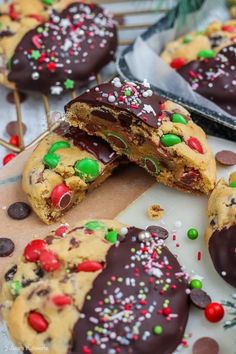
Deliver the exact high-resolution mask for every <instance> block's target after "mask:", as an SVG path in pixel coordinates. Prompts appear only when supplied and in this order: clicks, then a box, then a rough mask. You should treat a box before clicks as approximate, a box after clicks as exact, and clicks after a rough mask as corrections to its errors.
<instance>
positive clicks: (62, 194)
mask: <svg viewBox="0 0 236 354" xmlns="http://www.w3.org/2000/svg"><path fill="white" fill-rule="evenodd" d="M58 133H59V134H58ZM58 133H52V134H50V135H48V136H47V137H46V138H45V139H43V140H42V141H41V142H40V143H39V145H38V146H37V147H36V149H35V150H34V152H33V153H32V155H31V156H30V158H29V159H28V161H27V163H26V165H25V167H24V170H23V180H22V186H23V190H24V191H25V192H26V193H27V196H28V199H29V202H30V204H31V206H32V208H33V210H34V211H35V213H36V214H37V215H38V216H39V218H40V219H41V220H42V221H43V222H45V223H46V224H50V223H53V222H55V221H56V220H58V219H59V218H60V217H61V216H62V215H63V213H65V212H66V211H67V210H68V209H69V208H70V207H72V206H73V205H75V204H78V203H80V202H81V201H82V200H83V199H84V198H85V195H86V193H87V192H89V191H91V190H93V189H95V188H96V187H98V186H99V185H100V184H101V183H103V182H104V181H105V180H106V179H107V178H108V177H109V176H110V175H111V173H112V171H113V170H114V168H115V167H117V166H118V164H119V161H118V160H119V159H118V156H117V155H116V153H115V152H114V151H113V150H112V149H111V147H110V146H109V145H108V144H107V143H106V142H105V141H103V140H102V139H100V138H97V137H92V136H88V135H87V134H86V133H85V132H82V131H79V130H76V131H75V129H74V128H73V127H71V128H69V127H68V126H67V125H66V126H61V129H59V130H58Z"/></svg>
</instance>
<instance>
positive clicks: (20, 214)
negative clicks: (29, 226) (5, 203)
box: [7, 202, 31, 220]
mask: <svg viewBox="0 0 236 354" xmlns="http://www.w3.org/2000/svg"><path fill="white" fill-rule="evenodd" d="M7 214H8V216H10V218H12V219H15V220H23V219H25V218H27V217H28V216H29V215H30V214H31V207H30V206H29V205H28V204H27V203H24V202H15V203H13V204H11V205H10V206H9V207H8V209H7Z"/></svg>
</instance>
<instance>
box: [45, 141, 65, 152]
mask: <svg viewBox="0 0 236 354" xmlns="http://www.w3.org/2000/svg"><path fill="white" fill-rule="evenodd" d="M69 147H70V143H68V141H56V142H55V143H54V144H52V146H51V147H50V149H49V151H48V152H49V154H50V153H54V152H55V151H57V150H60V149H68V148H69Z"/></svg>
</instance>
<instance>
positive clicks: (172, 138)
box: [161, 134, 182, 147]
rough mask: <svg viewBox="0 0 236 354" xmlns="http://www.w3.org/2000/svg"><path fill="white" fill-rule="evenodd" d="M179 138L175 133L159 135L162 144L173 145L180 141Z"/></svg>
mask: <svg viewBox="0 0 236 354" xmlns="http://www.w3.org/2000/svg"><path fill="white" fill-rule="evenodd" d="M181 141H182V140H181V138H180V137H179V136H178V135H175V134H165V135H162V137H161V142H162V144H163V145H164V146H167V147H168V146H173V145H176V144H179V143H181Z"/></svg>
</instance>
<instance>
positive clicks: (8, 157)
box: [2, 153, 16, 165]
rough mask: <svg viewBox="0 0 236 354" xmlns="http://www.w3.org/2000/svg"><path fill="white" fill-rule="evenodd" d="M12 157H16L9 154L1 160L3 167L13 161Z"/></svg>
mask: <svg viewBox="0 0 236 354" xmlns="http://www.w3.org/2000/svg"><path fill="white" fill-rule="evenodd" d="M14 157H16V155H14V154H11V153H10V154H7V155H6V156H5V157H4V158H3V160H2V163H3V165H6V164H7V163H8V162H10V161H11V160H12V159H14Z"/></svg>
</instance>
